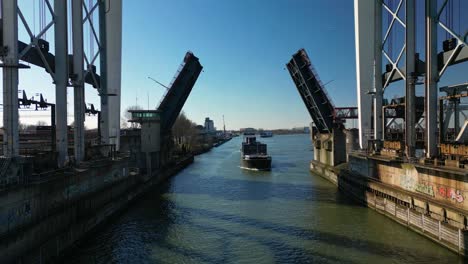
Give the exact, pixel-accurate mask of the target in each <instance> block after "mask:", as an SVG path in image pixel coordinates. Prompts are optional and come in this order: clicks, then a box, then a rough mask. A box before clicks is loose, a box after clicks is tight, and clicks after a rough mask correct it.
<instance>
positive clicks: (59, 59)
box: [54, 1, 68, 167]
mask: <svg viewBox="0 0 468 264" xmlns="http://www.w3.org/2000/svg"><path fill="white" fill-rule="evenodd" d="M54 14H55V17H54V20H55V29H54V30H55V109H56V113H55V120H56V129H55V133H56V137H55V140H56V148H57V153H58V160H57V162H58V166H59V167H63V166H65V165H66V163H67V162H68V136H67V130H68V129H67V86H68V63H67V61H68V60H67V59H68V47H67V46H68V43H67V1H54Z"/></svg>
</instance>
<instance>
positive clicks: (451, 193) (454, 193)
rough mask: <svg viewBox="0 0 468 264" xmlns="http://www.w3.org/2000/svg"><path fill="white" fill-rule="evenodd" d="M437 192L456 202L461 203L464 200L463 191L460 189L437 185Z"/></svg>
mask: <svg viewBox="0 0 468 264" xmlns="http://www.w3.org/2000/svg"><path fill="white" fill-rule="evenodd" d="M437 193H438V194H439V195H440V196H442V197H443V198H445V199H451V200H453V201H456V202H458V203H462V202H463V201H464V200H465V197H464V196H463V193H462V192H461V191H460V190H457V189H452V188H447V187H445V186H439V187H438V188H437Z"/></svg>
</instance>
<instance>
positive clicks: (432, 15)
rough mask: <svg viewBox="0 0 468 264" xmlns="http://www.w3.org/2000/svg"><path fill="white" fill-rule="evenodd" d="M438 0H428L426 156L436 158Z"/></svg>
mask: <svg viewBox="0 0 468 264" xmlns="http://www.w3.org/2000/svg"><path fill="white" fill-rule="evenodd" d="M438 80H439V71H438V62H437V0H426V80H425V86H426V87H425V88H426V91H425V100H426V103H425V104H424V106H425V108H426V109H425V113H426V118H425V121H426V131H425V133H426V136H425V138H426V157H427V158H434V157H436V156H437V155H438V153H437V136H436V131H437V94H438V93H437V81H438Z"/></svg>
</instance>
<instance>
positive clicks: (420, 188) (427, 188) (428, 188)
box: [415, 182, 435, 197]
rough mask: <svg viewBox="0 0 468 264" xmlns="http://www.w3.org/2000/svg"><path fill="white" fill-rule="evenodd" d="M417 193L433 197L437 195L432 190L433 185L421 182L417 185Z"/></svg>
mask: <svg viewBox="0 0 468 264" xmlns="http://www.w3.org/2000/svg"><path fill="white" fill-rule="evenodd" d="M415 191H417V192H420V193H424V194H427V195H429V196H432V197H434V196H435V194H434V188H432V185H431V184H428V183H426V182H419V183H417V184H416V188H415Z"/></svg>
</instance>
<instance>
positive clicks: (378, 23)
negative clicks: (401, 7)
mask: <svg viewBox="0 0 468 264" xmlns="http://www.w3.org/2000/svg"><path fill="white" fill-rule="evenodd" d="M374 8H375V11H374V12H375V16H374V17H375V18H374V21H375V22H374V39H375V42H374V45H375V46H374V90H375V96H374V139H376V140H382V139H383V127H384V123H383V116H382V101H383V88H382V5H381V4H380V3H377V4H375V6H374Z"/></svg>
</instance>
